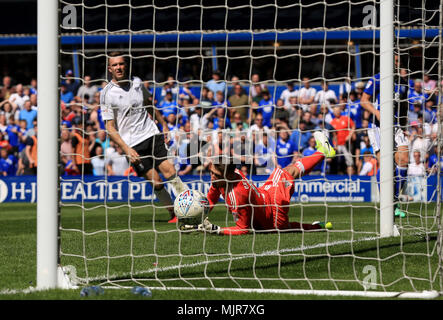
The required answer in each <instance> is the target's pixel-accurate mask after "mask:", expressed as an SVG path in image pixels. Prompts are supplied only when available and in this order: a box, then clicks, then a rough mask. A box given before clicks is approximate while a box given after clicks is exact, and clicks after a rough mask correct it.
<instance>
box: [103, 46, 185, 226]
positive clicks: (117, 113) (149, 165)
mask: <svg viewBox="0 0 443 320" xmlns="http://www.w3.org/2000/svg"><path fill="white" fill-rule="evenodd" d="M108 71H109V73H110V74H111V75H112V80H111V81H110V82H109V83H108V84H107V85H106V87H105V88H103V90H102V91H101V92H100V108H101V112H102V117H103V120H104V121H105V123H106V130H107V132H108V135H109V137H110V138H111V139H112V140H113V141H114V142H115V143H116V144H117V145H118V146H120V148H121V149H122V150H123V152H124V153H125V154H126V156H127V157H128V159H129V161H130V162H131V166H132V167H133V168H134V170H135V172H136V173H137V176H139V177H144V178H145V179H146V180H148V181H149V182H151V184H152V187H153V189H154V193H155V194H156V196H157V198H158V199H159V201H160V203H161V205H162V206H165V207H166V208H167V209H168V211H169V213H170V215H171V220H169V222H171V223H175V222H176V217H175V214H174V209H173V202H172V200H171V196H170V195H169V193H168V192H167V191H166V189H165V187H164V182H163V181H162V179H161V178H160V175H159V173H158V171H160V172H161V173H162V174H163V176H164V178H165V179H166V180H167V181H168V182H169V183H171V184H172V185H173V187H174V188H175V190H176V191H177V192H178V193H181V192H182V191H184V190H185V189H186V187H185V185H184V184H183V182H182V181H181V179H180V178H179V177H178V176H177V174H176V171H175V168H174V166H173V165H172V164H171V162H169V161H167V150H166V145H165V136H167V133H168V126H167V124H166V122H165V120H164V119H163V117H162V115H161V114H160V112H159V111H158V110H156V109H155V108H154V107H153V106H152V105H149V102H148V101H149V100H148V98H149V93H148V91H147V89H146V88H145V86H144V85H143V82H142V80H141V79H140V78H138V77H132V78H131V79H129V78H128V73H127V63H126V61H125V58H124V57H123V55H122V54H121V53H119V52H112V53H111V54H109V60H108ZM154 120H157V121H158V122H159V123H160V124H161V126H162V128H163V133H161V132H160V130H159V129H158V127H157V124H156V123H155V122H154ZM157 170H158V171H157Z"/></svg>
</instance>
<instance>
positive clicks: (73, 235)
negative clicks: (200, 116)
mask: <svg viewBox="0 0 443 320" xmlns="http://www.w3.org/2000/svg"><path fill="white" fill-rule="evenodd" d="M1 208H2V209H1V210H0V225H1V228H2V230H1V232H0V240H1V241H0V260H1V261H3V263H2V264H0V274H1V275H2V276H1V277H0V292H1V293H2V294H0V299H81V298H80V296H79V291H80V290H79V289H76V290H49V291H44V292H31V293H25V292H23V290H24V289H26V288H29V287H33V286H35V285H36V205H35V204H2V205H1ZM405 209H406V210H407V211H408V212H409V214H408V217H407V218H404V219H402V220H398V219H397V220H396V224H397V225H398V226H399V227H400V231H401V232H400V233H401V236H399V237H392V238H387V239H380V238H377V237H376V236H377V232H378V225H379V217H378V212H377V210H376V208H375V206H374V204H372V203H367V204H354V205H350V204H328V205H326V204H303V205H300V204H294V205H293V206H292V207H291V210H290V218H291V221H301V222H304V223H311V222H313V221H316V220H321V221H324V220H329V221H332V222H333V225H334V229H333V230H332V231H327V232H325V231H322V232H297V233H294V232H280V233H255V234H249V235H244V236H232V237H229V236H217V235H209V234H207V235H205V234H202V233H197V232H194V233H186V234H184V233H180V232H178V231H177V229H176V226H175V225H172V224H168V223H167V220H168V214H167V212H166V210H164V209H159V208H156V207H153V206H151V205H147V204H143V203H131V205H130V206H128V204H126V203H122V204H116V203H113V204H108V205H107V207H106V208H105V207H104V206H103V204H86V205H85V206H84V207H82V206H81V205H79V204H64V205H63V206H62V211H61V231H60V234H61V263H62V265H63V266H68V265H69V266H73V267H75V270H76V275H77V277H79V278H80V279H83V280H84V279H86V278H87V279H89V281H90V283H91V284H100V285H102V286H105V287H116V288H118V287H125V288H126V289H121V290H112V289H111V288H109V289H106V290H105V295H103V296H100V297H98V298H99V299H137V296H134V295H132V294H131V293H130V290H129V288H130V287H131V286H134V285H145V286H148V287H151V288H153V287H164V286H168V287H188V288H189V287H192V286H195V287H225V288H266V289H268V288H269V289H318V290H338V289H339V290H364V281H365V277H367V276H368V273H367V272H368V268H369V269H371V268H372V270H374V268H375V270H376V273H375V278H372V280H375V281H372V282H370V284H376V288H369V290H381V291H383V290H386V291H421V290H430V289H433V290H437V291H441V290H442V288H440V278H439V273H438V256H437V246H436V238H437V234H436V233H435V231H436V230H437V226H436V225H435V224H434V223H433V222H434V221H435V219H434V216H433V215H434V214H435V212H434V211H435V210H434V206H433V205H426V206H425V205H423V204H421V205H420V204H411V205H409V206H407V207H405ZM210 220H211V222H213V223H216V224H218V225H220V226H230V225H233V221H232V216H231V215H230V214H229V213H228V212H227V211H226V209H225V207H224V206H223V205H222V204H220V206H217V207H216V208H215V209H214V211H213V212H211V213H210ZM425 230H427V231H430V233H428V234H427V236H426V234H425V233H424V231H425ZM11 290H13V291H11ZM10 292H15V293H13V294H12V293H10ZM153 293H154V295H153V299H283V298H294V296H290V295H281V294H256V293H233V292H214V291H205V292H204V293H203V292H201V291H190V290H182V291H180V290H177V291H175V290H174V291H164V290H155V289H153ZM297 298H298V299H299V298H300V296H297ZM307 298H314V297H313V296H308V297H307ZM82 299H84V298H82Z"/></svg>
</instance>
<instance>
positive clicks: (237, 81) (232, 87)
mask: <svg viewBox="0 0 443 320" xmlns="http://www.w3.org/2000/svg"><path fill="white" fill-rule="evenodd" d="M236 85H240V87H241V88H242V89H243V87H242V86H241V84H240V78H239V77H237V76H232V77H231V81H230V88H229V89H228V99H229V98H230V97H231V96H232V95H234V94H235V86H236Z"/></svg>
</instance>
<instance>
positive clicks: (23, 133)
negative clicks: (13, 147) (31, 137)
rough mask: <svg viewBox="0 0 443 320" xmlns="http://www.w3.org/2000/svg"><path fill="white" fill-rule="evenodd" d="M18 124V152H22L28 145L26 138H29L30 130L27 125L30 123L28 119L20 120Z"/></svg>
mask: <svg viewBox="0 0 443 320" xmlns="http://www.w3.org/2000/svg"><path fill="white" fill-rule="evenodd" d="M18 125H19V132H18V135H19V145H18V152H21V151H22V150H24V149H25V147H26V138H27V133H28V130H27V129H26V126H27V125H28V123H27V122H26V120H19V122H18Z"/></svg>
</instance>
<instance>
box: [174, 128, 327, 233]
mask: <svg viewBox="0 0 443 320" xmlns="http://www.w3.org/2000/svg"><path fill="white" fill-rule="evenodd" d="M314 137H315V140H316V142H317V145H316V149H317V152H315V153H314V154H312V155H310V156H307V157H304V158H301V159H300V160H298V161H297V162H296V163H295V164H292V165H289V166H287V167H285V168H283V169H280V168H276V169H275V170H274V171H273V172H272V173H271V175H270V176H269V178H268V180H267V181H266V182H265V184H264V185H263V186H261V187H259V188H257V187H256V186H255V185H254V184H252V183H251V182H250V181H249V180H248V179H247V178H246V177H245V176H244V174H243V173H242V172H241V171H240V170H238V169H236V168H235V165H234V164H224V163H219V164H214V163H211V164H210V167H209V170H210V172H211V182H212V184H211V187H210V189H209V192H208V194H207V198H208V200H209V204H210V210H212V208H213V207H214V205H215V204H216V203H217V202H218V200H219V198H220V195H221V196H222V197H223V199H224V200H225V204H226V206H227V207H228V209H229V211H230V212H231V213H232V215H233V217H234V221H235V223H236V225H235V226H233V227H226V228H221V227H219V226H217V225H214V224H212V223H211V222H209V219H208V218H206V219H205V220H204V222H203V223H202V224H199V225H194V226H192V225H186V226H182V228H181V229H182V230H188V229H197V230H198V231H204V232H210V233H217V234H224V235H242V234H247V233H249V232H250V231H251V230H269V231H272V230H277V229H278V230H285V229H293V230H294V231H300V230H304V231H306V230H318V229H330V228H332V224H331V223H330V222H327V223H324V222H314V223H312V224H301V223H298V222H290V221H289V216H288V212H289V203H290V200H291V197H292V194H293V193H294V183H295V179H297V178H299V177H301V176H303V175H304V174H307V173H309V172H310V171H311V170H312V168H314V167H315V166H316V165H317V164H318V163H320V162H321V161H323V160H324V159H325V157H327V158H332V157H334V156H335V150H334V149H333V148H332V146H331V145H330V144H329V142H328V139H327V138H326V136H325V135H324V134H323V133H322V132H320V131H317V132H315V133H314Z"/></svg>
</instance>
